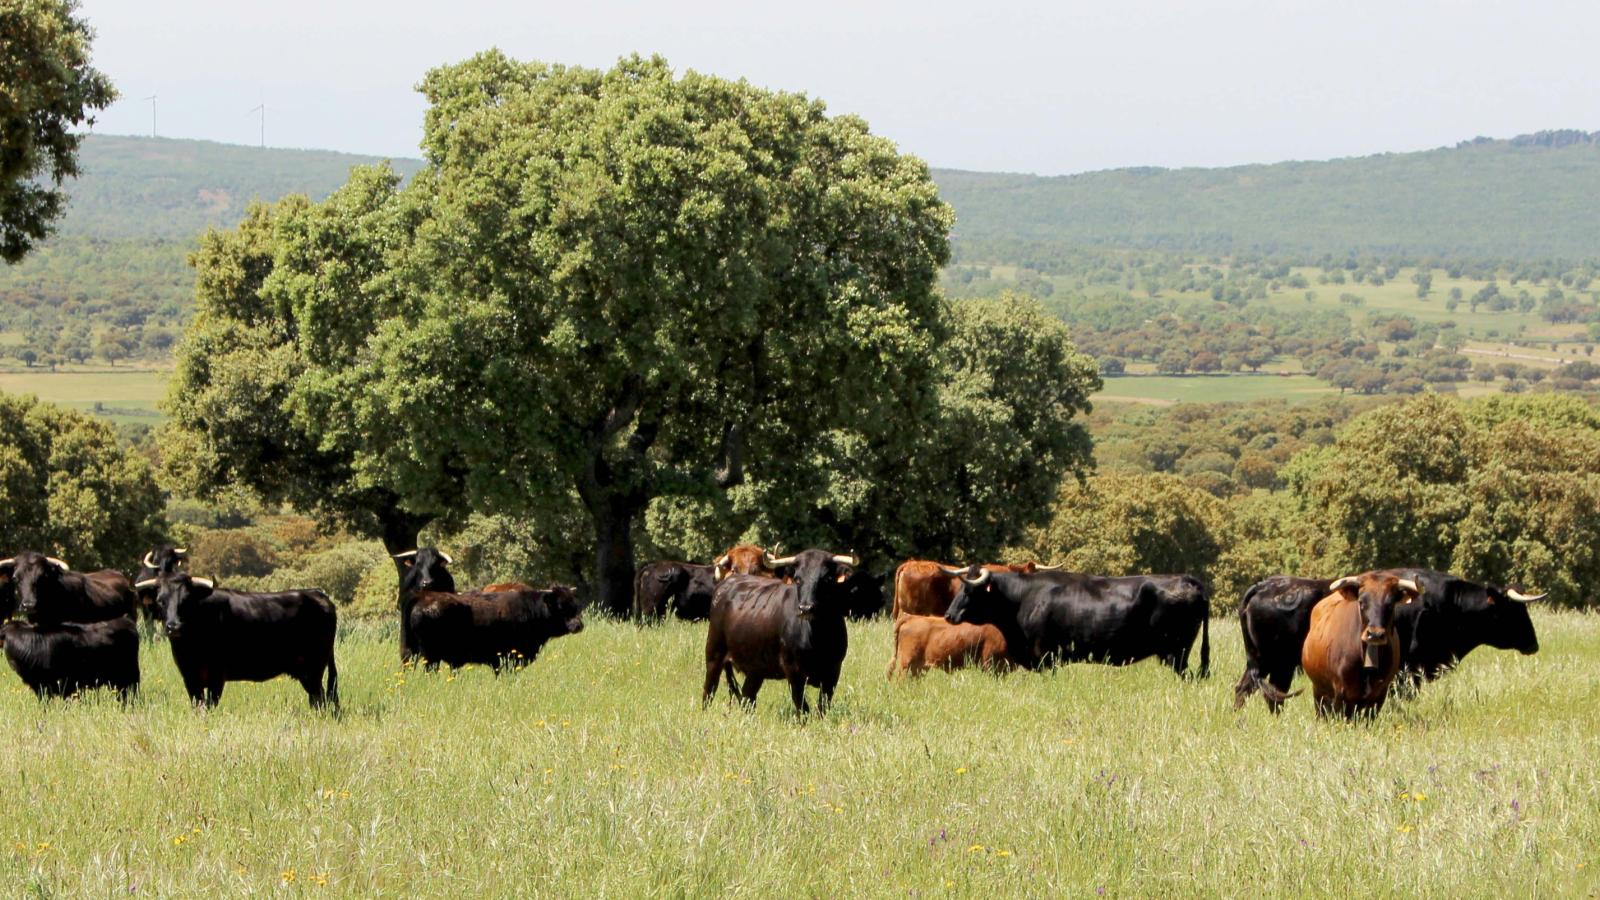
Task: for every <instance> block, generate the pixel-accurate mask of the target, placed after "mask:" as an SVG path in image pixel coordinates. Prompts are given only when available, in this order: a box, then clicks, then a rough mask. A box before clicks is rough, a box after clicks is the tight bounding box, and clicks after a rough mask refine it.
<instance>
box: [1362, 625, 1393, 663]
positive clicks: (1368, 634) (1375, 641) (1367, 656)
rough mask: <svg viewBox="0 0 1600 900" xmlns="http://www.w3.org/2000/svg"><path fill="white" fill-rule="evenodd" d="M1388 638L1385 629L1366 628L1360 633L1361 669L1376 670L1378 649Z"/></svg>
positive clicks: (1387, 632)
mask: <svg viewBox="0 0 1600 900" xmlns="http://www.w3.org/2000/svg"><path fill="white" fill-rule="evenodd" d="M1388 637H1389V631H1388V629H1385V628H1368V629H1366V630H1365V631H1362V632H1361V668H1363V669H1376V668H1378V649H1379V648H1380V647H1382V646H1383V645H1384V644H1385V643H1386V642H1387V640H1388Z"/></svg>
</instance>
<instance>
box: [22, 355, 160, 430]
mask: <svg viewBox="0 0 1600 900" xmlns="http://www.w3.org/2000/svg"><path fill="white" fill-rule="evenodd" d="M166 379H167V373H166V372H165V371H163V370H156V369H135V368H125V369H104V370H98V369H97V370H92V371H66V372H50V371H47V370H43V369H36V370H22V371H0V391H4V392H6V393H8V394H34V395H36V396H37V397H38V398H39V399H41V400H45V401H48V402H51V403H56V404H59V405H61V406H66V407H70V408H72V409H79V410H83V411H85V412H91V411H93V410H94V405H95V404H96V403H100V404H102V406H104V407H107V408H110V409H114V410H149V411H150V412H151V413H152V415H148V416H146V415H116V414H114V413H107V414H105V417H106V418H108V419H110V420H112V421H114V422H119V423H121V422H143V423H146V424H154V423H156V422H159V421H161V417H160V416H159V415H154V413H155V412H156V404H157V403H158V402H159V401H160V400H161V398H162V397H164V396H166Z"/></svg>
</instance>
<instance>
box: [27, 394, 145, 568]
mask: <svg viewBox="0 0 1600 900" xmlns="http://www.w3.org/2000/svg"><path fill="white" fill-rule="evenodd" d="M162 501H163V498H162V495H161V490H160V489H159V488H158V487H157V486H156V483H155V480H154V478H152V477H151V472H150V466H149V464H148V463H147V462H146V461H145V459H144V457H142V456H140V455H139V454H137V453H134V452H131V451H129V450H126V449H124V448H122V447H120V446H119V445H118V443H117V435H116V431H115V430H114V429H113V428H112V427H111V426H110V425H109V424H107V423H105V422H102V421H100V420H98V419H94V418H91V417H89V416H87V415H85V414H83V413H79V412H74V411H72V410H67V409H62V408H61V407H58V406H52V405H50V404H48V403H41V402H39V401H38V400H35V399H34V398H32V397H16V396H12V395H9V394H0V510H4V514H3V515H0V555H4V556H11V555H13V554H15V553H16V552H17V551H19V550H38V551H41V552H45V553H48V554H50V555H52V556H57V557H60V558H62V559H65V560H67V562H69V563H70V564H72V565H73V566H74V567H77V568H82V569H97V568H119V569H126V568H129V567H130V566H132V564H133V563H134V562H135V561H136V560H138V559H139V557H140V555H141V554H142V553H144V552H145V551H146V550H148V549H149V548H150V545H151V544H153V543H155V542H156V541H157V540H158V539H159V538H160V537H161V535H162V533H163V531H164V523H163V522H162V519H161V511H162Z"/></svg>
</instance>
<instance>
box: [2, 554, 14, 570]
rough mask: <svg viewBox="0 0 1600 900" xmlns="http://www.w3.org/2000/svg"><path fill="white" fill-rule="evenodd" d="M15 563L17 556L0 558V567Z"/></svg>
mask: <svg viewBox="0 0 1600 900" xmlns="http://www.w3.org/2000/svg"><path fill="white" fill-rule="evenodd" d="M16 563H17V558H16V557H15V556H13V557H11V558H10V559H0V569H4V568H6V567H7V566H14V565H16Z"/></svg>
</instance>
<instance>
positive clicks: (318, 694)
mask: <svg viewBox="0 0 1600 900" xmlns="http://www.w3.org/2000/svg"><path fill="white" fill-rule="evenodd" d="M295 680H296V681H299V682H300V686H301V687H303V688H305V689H306V700H307V702H309V703H310V704H311V708H312V709H317V708H319V707H321V706H322V705H323V704H324V703H326V702H327V701H328V697H327V694H325V693H324V692H323V690H322V669H321V667H318V668H317V670H316V671H314V672H306V673H305V674H303V675H301V676H300V677H299V678H297V679H295Z"/></svg>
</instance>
